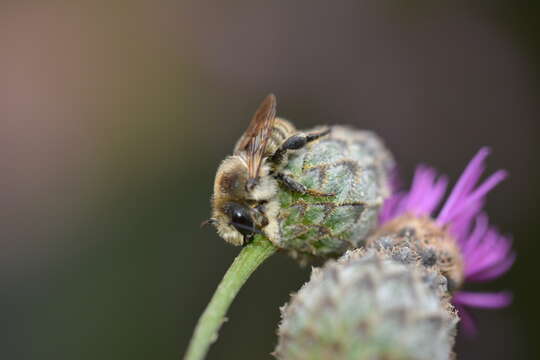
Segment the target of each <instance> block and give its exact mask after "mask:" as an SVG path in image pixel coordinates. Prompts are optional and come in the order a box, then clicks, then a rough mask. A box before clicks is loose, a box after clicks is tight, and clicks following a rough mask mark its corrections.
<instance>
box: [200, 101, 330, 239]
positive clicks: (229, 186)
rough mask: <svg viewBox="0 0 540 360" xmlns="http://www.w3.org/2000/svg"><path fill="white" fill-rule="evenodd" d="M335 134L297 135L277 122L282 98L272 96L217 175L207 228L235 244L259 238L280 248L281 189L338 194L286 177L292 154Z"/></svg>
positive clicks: (305, 192)
mask: <svg viewBox="0 0 540 360" xmlns="http://www.w3.org/2000/svg"><path fill="white" fill-rule="evenodd" d="M329 133H330V129H328V128H326V129H322V130H318V131H314V132H310V133H302V132H299V131H297V130H296V128H295V127H294V126H293V125H292V124H291V123H290V122H289V121H287V120H284V119H280V118H277V117H276V97H275V96H274V95H273V94H270V95H268V96H267V97H266V98H265V99H264V101H263V102H262V103H261V105H260V106H259V108H258V109H257V111H256V112H255V114H254V115H253V118H252V119H251V122H250V124H249V126H248V128H247V130H246V131H245V133H244V134H243V135H242V137H241V138H240V139H239V140H238V142H237V143H236V146H235V147H234V152H233V155H231V156H229V157H227V158H226V159H225V160H224V161H223V162H222V163H221V165H220V166H219V168H218V170H217V173H216V178H215V182H214V195H213V197H212V217H211V218H210V219H209V220H207V221H206V222H205V223H209V224H212V225H214V226H215V227H216V229H217V232H218V234H219V235H220V236H221V237H222V238H223V239H224V240H225V241H227V242H229V243H231V244H233V245H246V244H247V243H248V242H249V241H250V240H251V239H252V238H253V236H254V235H255V234H259V233H260V234H264V235H265V236H266V237H267V238H268V239H269V240H271V241H272V242H274V243H278V242H279V237H280V235H279V233H280V231H279V223H278V219H277V217H278V214H279V209H280V205H279V201H278V199H277V193H278V188H279V184H281V185H282V186H284V187H286V188H287V189H288V190H290V191H292V192H295V193H299V194H311V195H314V196H319V197H324V196H331V195H332V194H327V193H322V192H319V191H317V190H312V189H308V188H307V187H306V186H305V185H303V184H301V183H299V182H298V181H296V180H295V179H293V178H292V177H290V176H288V175H287V174H285V173H283V172H282V171H281V170H282V168H283V166H284V165H285V164H286V163H287V159H288V152H289V151H293V150H299V149H302V148H303V147H304V146H305V145H306V144H308V143H311V142H313V141H315V140H317V139H319V138H321V137H323V136H325V135H328V134H329Z"/></svg>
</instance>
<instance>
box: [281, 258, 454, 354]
mask: <svg viewBox="0 0 540 360" xmlns="http://www.w3.org/2000/svg"><path fill="white" fill-rule="evenodd" d="M448 300H449V298H448V296H446V281H445V279H444V278H443V277H442V276H441V275H440V273H439V272H438V271H437V270H436V269H426V268H425V267H423V266H422V264H420V263H418V262H416V261H412V262H409V261H404V262H402V261H396V260H394V254H393V253H391V252H389V251H387V250H385V249H380V250H374V249H369V250H365V249H357V250H353V251H350V252H348V253H346V255H345V256H343V257H342V258H340V260H339V261H338V262H336V261H333V260H331V261H329V262H327V263H326V265H325V266H324V267H323V268H322V269H314V270H313V273H312V275H311V279H310V281H309V282H308V283H306V284H305V285H304V286H303V287H302V288H301V289H300V291H299V292H298V293H297V294H295V295H293V296H292V298H291V301H290V302H289V304H288V305H286V306H285V307H283V308H282V322H281V324H280V326H279V330H278V335H279V340H278V345H277V347H276V350H275V353H274V355H275V356H276V357H277V358H278V359H280V360H323V359H333V360H349V359H350V360H363V359H366V360H367V359H369V360H371V359H388V360H398V359H399V360H403V359H416V360H448V359H452V358H453V353H452V346H453V343H454V338H455V332H456V324H457V321H458V317H457V315H456V313H455V310H454V308H453V307H452V305H450V303H449V302H448Z"/></svg>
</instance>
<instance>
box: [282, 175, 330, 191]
mask: <svg viewBox="0 0 540 360" xmlns="http://www.w3.org/2000/svg"><path fill="white" fill-rule="evenodd" d="M274 177H275V178H276V179H277V180H279V181H281V183H282V184H283V185H285V186H286V187H287V188H288V189H289V190H291V191H294V192H296V193H300V194H302V195H304V194H309V195H312V196H321V197H323V196H334V195H335V194H328V193H323V192H320V191H317V190H311V189H308V188H307V187H306V186H305V185H303V184H301V183H299V182H298V181H296V180H294V179H293V178H292V177H291V176H289V175H285V174H283V173H277V174H275V175H274Z"/></svg>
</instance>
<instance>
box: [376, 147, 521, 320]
mask: <svg viewBox="0 0 540 360" xmlns="http://www.w3.org/2000/svg"><path fill="white" fill-rule="evenodd" d="M488 155H489V149H487V148H482V149H480V151H479V152H478V153H477V154H476V155H475V156H474V157H473V159H472V160H471V161H470V162H469V164H468V165H467V167H466V168H465V170H464V172H463V174H462V175H461V176H460V178H459V180H458V181H457V183H456V185H455V186H454V188H453V189H452V191H451V192H450V194H449V196H448V198H447V199H446V200H445V201H443V197H444V194H445V192H446V188H447V185H448V179H447V177H446V176H440V175H438V174H437V172H436V171H435V170H434V169H432V168H429V167H426V166H419V167H418V168H417V170H416V172H415V175H414V178H413V182H412V186H411V188H410V190H409V191H406V192H397V193H395V194H394V195H392V197H390V198H389V199H388V200H387V201H386V203H385V204H384V206H383V209H382V211H381V213H380V217H379V219H380V222H381V224H383V228H384V227H385V226H388V224H392V223H396V222H400V221H401V223H407V222H410V219H411V218H423V219H430V220H431V222H432V224H433V225H435V226H437V227H438V228H439V229H441V231H444V232H445V233H446V234H447V236H442V237H441V238H442V239H446V240H448V239H451V240H452V241H454V242H455V244H456V246H457V248H458V249H459V257H460V258H461V259H460V261H461V263H462V265H461V268H460V272H461V278H462V279H463V280H464V282H483V281H489V280H493V279H495V278H497V277H499V276H501V275H502V274H504V273H505V272H507V271H508V270H509V269H510V267H511V266H512V264H513V262H514V260H515V253H514V252H513V251H512V249H511V240H510V238H509V237H507V236H503V235H501V234H500V233H499V232H498V231H497V229H495V228H494V227H493V226H490V225H489V221H488V217H487V215H486V214H484V213H483V212H482V208H483V206H484V202H485V197H486V195H487V193H488V192H489V191H491V190H492V189H493V188H494V187H495V186H496V185H497V184H498V183H500V182H501V181H502V180H504V179H505V178H506V176H507V173H506V172H505V171H504V170H499V171H496V172H495V173H493V174H492V175H491V176H489V177H488V178H486V179H485V180H484V181H480V177H481V176H482V174H483V172H484V170H485V159H486V157H487V156H488ZM438 208H440V211H438V212H437V211H436V210H437V209H438ZM407 218H408V219H409V220H407ZM400 219H401V220H400ZM456 285H458V286H457V287H458V288H459V285H460V284H456ZM510 301H511V296H510V294H509V293H506V292H500V293H472V292H468V291H462V290H458V291H455V292H454V293H453V298H452V302H453V303H454V304H455V305H456V307H458V309H459V310H460V315H461V316H462V318H463V322H464V324H465V326H466V327H468V328H469V329H471V326H472V323H471V322H470V321H469V316H468V315H467V313H466V312H465V311H464V306H471V307H480V308H499V307H503V306H506V305H508V304H509V303H510ZM471 330H472V329H471Z"/></svg>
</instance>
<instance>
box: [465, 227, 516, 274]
mask: <svg viewBox="0 0 540 360" xmlns="http://www.w3.org/2000/svg"><path fill="white" fill-rule="evenodd" d="M490 233H491V232H488V235H487V236H486V238H489V237H491V239H493V240H491V242H490V243H487V242H486V241H484V243H485V246H483V248H482V249H481V250H479V251H478V255H479V256H477V257H476V259H477V260H476V261H475V260H469V261H470V262H469V264H470V265H471V266H470V269H469V271H465V276H468V275H471V276H472V275H474V274H476V273H478V272H481V271H485V270H489V269H492V268H493V267H495V266H496V265H498V264H501V263H503V262H505V261H506V260H507V259H508V258H509V253H510V249H511V245H510V244H511V242H510V240H509V239H508V238H506V237H504V236H501V235H499V234H498V233H496V232H495V234H490ZM471 258H472V257H471ZM473 265H474V266H473ZM473 268H474V269H473Z"/></svg>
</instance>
